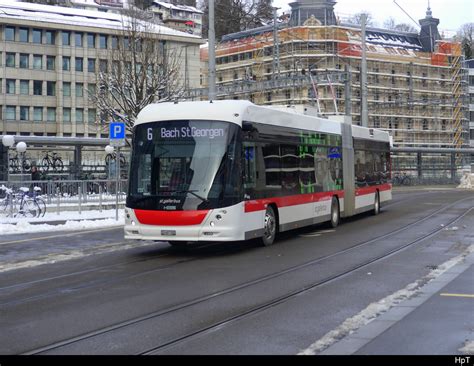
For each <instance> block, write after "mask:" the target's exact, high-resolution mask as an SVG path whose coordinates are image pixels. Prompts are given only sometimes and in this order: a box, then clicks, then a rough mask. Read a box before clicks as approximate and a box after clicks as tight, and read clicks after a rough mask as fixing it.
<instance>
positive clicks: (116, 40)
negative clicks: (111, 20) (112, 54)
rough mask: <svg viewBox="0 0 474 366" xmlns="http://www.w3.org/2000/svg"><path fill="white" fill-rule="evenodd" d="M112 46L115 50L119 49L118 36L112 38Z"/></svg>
mask: <svg viewBox="0 0 474 366" xmlns="http://www.w3.org/2000/svg"><path fill="white" fill-rule="evenodd" d="M110 39H111V46H112V49H113V50H116V49H117V48H118V37H117V36H111V38H110Z"/></svg>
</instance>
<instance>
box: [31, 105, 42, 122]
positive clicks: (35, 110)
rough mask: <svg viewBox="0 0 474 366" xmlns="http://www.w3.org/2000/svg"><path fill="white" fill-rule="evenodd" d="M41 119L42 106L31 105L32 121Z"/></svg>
mask: <svg viewBox="0 0 474 366" xmlns="http://www.w3.org/2000/svg"><path fill="white" fill-rule="evenodd" d="M42 120H43V107H33V121H42Z"/></svg>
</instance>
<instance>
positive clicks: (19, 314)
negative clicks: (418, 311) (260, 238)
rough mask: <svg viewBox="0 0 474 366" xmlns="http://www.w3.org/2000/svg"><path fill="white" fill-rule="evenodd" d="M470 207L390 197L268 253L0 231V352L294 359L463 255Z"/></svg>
mask: <svg viewBox="0 0 474 366" xmlns="http://www.w3.org/2000/svg"><path fill="white" fill-rule="evenodd" d="M473 206H474V194H473V193H472V191H461V190H417V191H403V192H396V193H395V194H394V200H393V201H392V202H390V203H388V204H386V205H385V206H383V207H382V213H381V214H380V215H378V216H371V215H369V214H363V215H359V216H357V217H355V218H350V219H347V220H344V221H343V223H342V224H341V225H340V226H339V227H338V228H337V229H336V230H334V229H329V228H328V227H326V226H324V225H317V226H313V227H310V228H305V229H301V230H295V231H291V232H286V233H283V234H282V235H280V237H279V239H278V240H277V242H276V243H275V244H274V245H273V246H270V247H259V246H257V245H256V244H255V243H252V242H245V243H236V244H230V245H229V244H218V245H211V246H204V247H193V248H190V249H187V250H185V251H178V250H176V249H174V248H171V247H170V246H169V245H168V244H167V243H163V242H159V243H145V244H146V245H144V244H143V243H142V244H139V243H131V242H127V241H125V240H123V234H122V230H121V229H102V230H94V231H83V232H68V233H58V232H55V233H41V234H34V233H32V234H27V235H15V236H11V235H8V236H2V237H0V269H2V270H0V314H1V316H0V354H23V353H27V354H30V353H33V354H37V353H40V354H225V355H235V354H246V355H249V354H269V355H282V354H285V355H286V354H290V355H294V354H298V353H300V352H302V351H304V350H306V349H308V347H310V346H311V345H313V344H314V343H315V342H316V341H318V340H320V339H321V338H323V337H324V336H325V335H327V334H328V333H329V332H331V331H332V330H334V329H338V327H339V328H340V326H341V324H343V323H344V321H345V320H346V319H349V318H351V317H354V315H356V314H359V313H360V312H361V311H363V310H364V309H366V308H367V306H368V305H370V304H372V303H374V302H377V301H379V300H380V299H383V298H386V297H387V296H390V295H391V294H393V293H395V292H397V291H399V290H400V289H404V288H405V287H406V286H407V285H408V284H412V283H414V282H417V281H418V282H417V283H418V284H419V285H420V286H422V285H423V281H424V280H423V279H426V276H427V275H428V274H429V273H430V272H431V271H433V269H436V268H437V267H438V266H440V265H441V264H442V263H445V262H446V261H449V260H450V259H452V258H454V257H457V256H460V255H463V254H465V253H466V252H467V251H468V250H469V249H470V247H471V246H472V245H474V226H473V225H472V223H473V222H474V210H473V209H472V208H473ZM445 311H446V310H445ZM460 336H461V335H460ZM462 336H463V335H462ZM416 342H417V339H413V340H412V342H411V343H412V344H416ZM373 344H375V345H377V343H376V342H374V343H373ZM453 344H455V342H453ZM328 346H329V344H328ZM374 347H375V346H372V348H371V349H370V352H371V353H375V354H377V348H375V349H374ZM379 347H380V348H381V350H380V353H383V352H382V351H383V343H382V344H381V345H380V346H379ZM323 348H324V347H323ZM323 348H321V349H317V351H316V353H318V352H320V351H322V350H323ZM451 351H452V352H455V351H456V350H451ZM444 352H445V351H444Z"/></svg>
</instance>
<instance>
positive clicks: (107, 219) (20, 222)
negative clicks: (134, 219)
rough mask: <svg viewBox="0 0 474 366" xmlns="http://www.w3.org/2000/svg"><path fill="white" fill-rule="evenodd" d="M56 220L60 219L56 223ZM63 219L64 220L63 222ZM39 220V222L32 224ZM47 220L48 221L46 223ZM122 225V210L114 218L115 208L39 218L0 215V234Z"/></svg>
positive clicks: (49, 214) (66, 212)
mask: <svg viewBox="0 0 474 366" xmlns="http://www.w3.org/2000/svg"><path fill="white" fill-rule="evenodd" d="M58 221H61V222H60V223H59V224H58ZM63 221H65V222H64V223H63ZM34 222H41V224H34ZM48 222H49V223H48ZM123 225H124V210H123V209H120V210H119V219H118V221H117V220H115V209H112V210H102V212H101V211H99V210H87V211H82V212H81V213H80V214H79V211H63V212H61V213H60V214H59V215H58V214H57V213H55V212H51V213H48V212H47V213H46V214H45V215H44V217H40V218H6V217H0V235H7V234H24V233H37V232H45V231H72V230H84V229H91V228H104V227H112V226H123Z"/></svg>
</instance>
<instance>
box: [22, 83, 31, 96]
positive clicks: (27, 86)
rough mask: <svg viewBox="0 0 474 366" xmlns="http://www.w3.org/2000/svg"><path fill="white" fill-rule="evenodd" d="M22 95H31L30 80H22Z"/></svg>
mask: <svg viewBox="0 0 474 366" xmlns="http://www.w3.org/2000/svg"><path fill="white" fill-rule="evenodd" d="M20 94H21V95H29V94H30V81H29V80H20Z"/></svg>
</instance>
